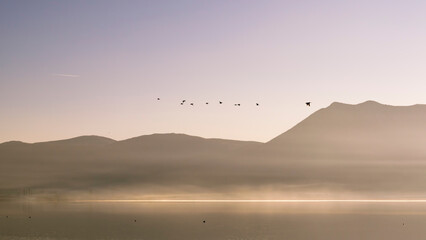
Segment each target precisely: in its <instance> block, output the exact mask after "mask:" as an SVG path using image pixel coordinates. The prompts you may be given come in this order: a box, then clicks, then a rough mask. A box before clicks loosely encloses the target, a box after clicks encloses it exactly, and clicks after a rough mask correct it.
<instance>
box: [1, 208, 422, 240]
mask: <svg viewBox="0 0 426 240" xmlns="http://www.w3.org/2000/svg"><path fill="white" fill-rule="evenodd" d="M0 213H1V218H0V239H8V240H12V239H13V240H15V239H16V240H29V239H40V240H48V239H158V240H162V239H176V240H180V239H185V240H187V239H230V240H231V239H235V240H236V239H255V240H258V239H310V240H311V239H324V240H333V239H357V240H359V239H424V238H425V237H426V204H425V203H409V204H396V203H393V204H392V203H391V204H389V203H386V204H383V203H381V204H376V203H374V204H372V203H358V204H353V203H302V204H301V203H215V204H212V203H60V204H59V203H56V204H52V203H51V204H46V203H44V204H32V203H21V204H11V203H0ZM6 216H8V217H6ZM29 216H31V218H29ZM135 220H136V221H135ZM203 220H205V221H206V223H203Z"/></svg>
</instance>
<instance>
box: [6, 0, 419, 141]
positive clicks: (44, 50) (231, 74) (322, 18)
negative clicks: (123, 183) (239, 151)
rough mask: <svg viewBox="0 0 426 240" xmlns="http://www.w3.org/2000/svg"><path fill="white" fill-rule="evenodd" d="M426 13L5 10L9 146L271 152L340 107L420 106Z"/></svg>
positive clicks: (228, 7) (143, 5)
mask: <svg viewBox="0 0 426 240" xmlns="http://www.w3.org/2000/svg"><path fill="white" fill-rule="evenodd" d="M425 11H426V2H425V1H411V0H408V1H378V0H369V1H364V0H357V1H330V0H325V1H314V0H312V1H284V0H283V1H268V0H266V1H249V0H248V1H237V0H236V1H225V0H223V1H220V0H218V1H202V0H201V1H200V0H197V1H195V0H194V1H186V0H183V1H174V0H173V1H108V0H104V1H78V0H77V1H41V0H40V1H5V0H3V1H1V2H0V34H1V37H0V142H5V141H10V140H20V141H25V142H39V141H48V140H55V139H65V138H71V137H76V136H80V135H101V136H106V137H110V138H113V139H116V140H122V139H127V138H130V137H135V136H139V135H145V134H152V133H169V132H175V133H186V134H189V135H196V136H202V137H207V138H226V139H237V140H253V141H261V142H266V141H269V140H270V139H272V138H274V137H276V136H277V135H279V134H281V133H282V132H284V131H286V130H288V129H289V128H291V127H292V126H294V125H295V124H297V123H298V122H300V121H301V120H303V119H304V118H306V117H307V116H309V115H310V114H312V113H313V112H315V111H316V110H318V109H320V108H324V107H327V106H329V105H330V104H331V103H332V102H335V101H337V102H344V103H350V104H357V103H361V102H364V101H367V100H375V101H378V102H380V103H383V104H390V105H412V104H424V103H426V94H425V93H426V68H425V67H424V66H425V63H426V45H425V44H424V43H425V42H426V31H424V29H426V15H425V14H424V12H425ZM157 97H159V98H161V100H160V101H157V100H156V99H157ZM183 99H185V100H186V101H187V103H190V102H193V103H194V106H190V105H188V104H185V105H180V102H181V101H182V100H183ZM218 101H223V103H224V104H222V105H219V104H218ZM306 101H311V102H312V106H311V107H306V106H305V104H304V103H305V102H306ZM205 102H209V104H208V105H206V104H205ZM235 103H240V104H241V106H240V107H235V106H234V104H235ZM255 103H259V104H260V105H259V106H258V107H257V106H256V105H255Z"/></svg>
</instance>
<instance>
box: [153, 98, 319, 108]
mask: <svg viewBox="0 0 426 240" xmlns="http://www.w3.org/2000/svg"><path fill="white" fill-rule="evenodd" d="M160 100H161V99H160V98H157V101H160ZM185 103H186V100H185V99H184V100H182V102H181V103H180V105H184V104H185ZM219 104H223V102H222V101H219ZM305 104H306V106H308V107H310V106H311V102H305ZM189 105H191V106H194V103H193V102H191V103H190V104H189ZM206 105H209V102H206ZM234 106H236V107H240V106H241V103H234ZM256 106H257V107H258V106H259V103H256Z"/></svg>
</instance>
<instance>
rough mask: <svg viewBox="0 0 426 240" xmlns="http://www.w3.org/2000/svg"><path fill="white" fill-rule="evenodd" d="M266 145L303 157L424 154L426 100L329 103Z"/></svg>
mask: <svg viewBox="0 0 426 240" xmlns="http://www.w3.org/2000/svg"><path fill="white" fill-rule="evenodd" d="M266 145H268V146H269V147H272V148H278V149H281V150H283V151H287V152H291V153H293V154H298V157H300V156H306V157H309V158H320V157H327V158H329V157H337V156H344V157H345V158H355V159H356V158H358V159H359V158H360V157H363V156H365V157H367V158H371V157H372V156H375V157H380V158H382V157H383V158H395V157H398V158H407V157H410V158H411V157H422V158H424V157H425V156H426V105H413V106H389V105H382V104H380V103H377V102H374V101H367V102H364V103H361V104H357V105H349V104H343V103H337V102H335V103H333V104H331V105H330V106H329V107H327V108H324V109H321V110H319V111H317V112H315V113H313V114H312V115H311V116H309V117H308V118H306V119H305V120H303V121H302V122H300V123H299V124H297V125H296V126H294V127H293V128H291V129H290V130H288V131H287V132H285V133H283V134H281V135H279V136H277V137H276V138H274V139H272V140H271V141H269V142H268V143H267V144H266Z"/></svg>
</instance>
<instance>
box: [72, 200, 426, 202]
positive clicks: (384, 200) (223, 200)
mask: <svg viewBox="0 0 426 240" xmlns="http://www.w3.org/2000/svg"><path fill="white" fill-rule="evenodd" d="M72 202H99V203H102V202H106V203H426V199H279V200H256V199H235V200H226V199H201V200H195V199H153V200H137V199H136V200H131V199H121V200H120V199H118V200H115V199H99V200H74V201H72Z"/></svg>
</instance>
